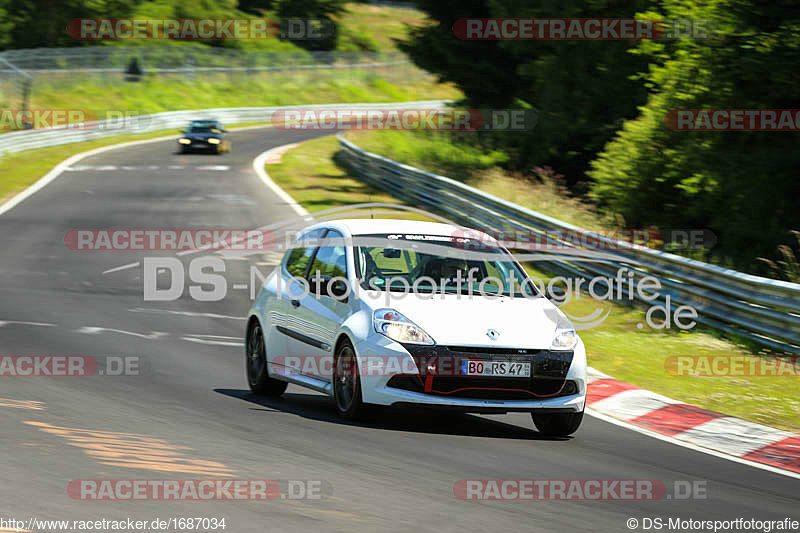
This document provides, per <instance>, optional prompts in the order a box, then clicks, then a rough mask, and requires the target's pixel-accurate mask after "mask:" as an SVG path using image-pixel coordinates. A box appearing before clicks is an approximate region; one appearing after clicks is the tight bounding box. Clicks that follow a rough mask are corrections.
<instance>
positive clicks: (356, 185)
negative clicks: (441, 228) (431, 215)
mask: <svg viewBox="0 0 800 533" xmlns="http://www.w3.org/2000/svg"><path fill="white" fill-rule="evenodd" d="M338 149H339V143H338V141H337V140H336V137H335V136H333V135H331V136H328V137H322V138H319V139H315V140H313V141H308V142H305V143H303V144H302V145H301V146H300V147H298V148H295V149H293V150H290V151H289V152H287V153H286V154H284V155H283V157H282V160H281V162H280V163H278V164H271V165H267V172H268V173H269V175H270V177H271V178H272V180H273V181H275V183H277V184H278V185H280V186H281V188H282V189H283V190H285V191H286V192H287V193H289V195H291V196H292V198H294V199H295V200H296V201H297V202H298V203H300V204H301V205H302V206H303V207H305V208H306V209H307V210H308V211H309V212H310V213H316V212H318V211H323V210H326V209H330V208H333V207H342V206H348V205H355V204H361V203H367V202H381V203H387V204H397V205H402V202H400V201H399V200H397V199H396V198H394V197H393V196H391V195H390V194H387V193H385V192H383V191H380V190H377V189H375V188H373V187H371V186H369V185H367V184H365V183H364V182H362V181H360V180H357V179H355V178H353V177H351V176H350V175H349V174H348V173H347V172H346V171H345V170H344V169H343V168H342V167H340V166H339V165H337V164H336V163H335V162H334V160H333V156H334V154H335V153H336V152H337V151H338ZM356 213H358V212H356ZM378 217H379V218H382V217H383V218H385V217H386V216H385V215H378ZM392 218H396V217H392ZM403 218H410V219H423V217H419V216H416V215H408V216H404V217H403Z"/></svg>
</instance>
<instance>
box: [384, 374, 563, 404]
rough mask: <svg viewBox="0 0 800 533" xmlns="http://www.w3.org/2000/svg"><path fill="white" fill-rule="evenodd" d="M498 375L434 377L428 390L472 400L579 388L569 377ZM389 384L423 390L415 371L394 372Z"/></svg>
mask: <svg viewBox="0 0 800 533" xmlns="http://www.w3.org/2000/svg"><path fill="white" fill-rule="evenodd" d="M501 379H503V378H472V377H464V378H434V379H433V384H432V387H431V391H430V392H429V393H428V394H433V395H438V396H448V397H453V398H470V399H475V400H537V399H538V400H543V399H547V398H561V397H564V396H572V395H573V394H577V393H578V390H579V389H578V384H577V383H576V382H575V381H573V380H571V379H570V380H567V381H560V382H545V381H544V380H533V383H524V384H523V383H516V384H511V383H508V382H507V381H500V380H501ZM490 380H494V381H490ZM388 386H389V387H393V388H395V389H402V390H407V391H411V392H420V393H424V392H425V382H424V380H423V379H422V378H421V377H420V376H416V375H398V376H393V377H392V378H391V379H390V380H389V383H388ZM556 387H557V388H556Z"/></svg>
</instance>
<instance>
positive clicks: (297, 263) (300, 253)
mask: <svg viewBox="0 0 800 533" xmlns="http://www.w3.org/2000/svg"><path fill="white" fill-rule="evenodd" d="M324 233H325V228H320V229H315V230H313V231H310V232H308V233H306V234H305V235H301V236H300V238H299V239H298V240H297V243H296V244H297V245H301V244H303V242H307V243H308V244H309V246H298V247H297V248H292V249H291V250H289V251H288V252H287V253H286V255H287V256H288V257H287V259H286V270H287V271H288V272H289V274H290V275H291V276H294V277H296V278H304V277H305V276H306V267H308V263H309V261H311V256H313V255H314V250H316V249H317V247H316V245H315V243H313V242H308V241H314V240H316V239H321V238H322V235H323V234H324Z"/></svg>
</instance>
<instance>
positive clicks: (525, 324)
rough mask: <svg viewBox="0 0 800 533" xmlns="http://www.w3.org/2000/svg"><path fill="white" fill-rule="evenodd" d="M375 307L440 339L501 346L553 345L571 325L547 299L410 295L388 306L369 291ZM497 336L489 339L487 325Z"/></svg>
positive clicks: (378, 294)
mask: <svg viewBox="0 0 800 533" xmlns="http://www.w3.org/2000/svg"><path fill="white" fill-rule="evenodd" d="M367 292H368V293H369V295H368V296H367V298H365V299H368V300H369V301H370V304H371V307H372V308H373V309H379V308H382V307H390V308H393V309H396V310H397V311H399V312H400V313H402V314H403V315H405V316H406V317H407V318H408V319H409V320H411V321H412V322H414V323H415V324H417V325H418V326H420V327H421V328H422V329H424V330H425V331H426V332H427V333H428V335H430V336H431V337H433V339H434V340H435V341H436V343H437V344H445V345H449V346H458V345H468V346H486V347H497V348H536V349H546V348H549V347H550V345H551V343H552V341H553V336H554V333H555V331H556V329H557V328H558V327H571V324H570V322H569V320H568V319H567V318H566V316H564V314H563V313H562V312H561V311H560V310H559V309H558V308H557V307H556V306H555V305H553V304H552V303H551V302H550V301H548V300H547V299H546V298H532V299H529V298H508V297H499V298H485V297H474V296H473V297H469V296H465V295H461V297H460V298H459V296H458V295H455V294H448V295H445V296H444V298H443V297H442V295H441V294H437V295H435V296H434V298H433V299H432V300H425V299H422V298H420V297H419V295H415V294H409V295H406V296H405V297H404V298H402V299H396V298H394V296H399V294H396V293H394V294H392V296H393V298H392V299H391V301H390V303H389V304H388V305H386V293H384V292H376V291H367ZM490 329H493V330H495V331H496V332H497V333H498V334H499V335H498V336H497V338H496V339H494V340H492V339H491V338H489V335H488V333H487V332H488V330H490Z"/></svg>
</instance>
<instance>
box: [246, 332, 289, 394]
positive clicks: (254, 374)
mask: <svg viewBox="0 0 800 533" xmlns="http://www.w3.org/2000/svg"><path fill="white" fill-rule="evenodd" d="M245 368H246V369H247V384H248V385H250V390H251V391H253V392H255V393H256V394H260V395H262V396H271V397H278V396H280V395H281V394H283V393H284V392H285V391H286V387H287V386H288V385H289V384H288V383H286V382H285V381H280V380H278V379H273V378H271V377H269V372H268V371H267V352H266V349H265V347H264V335H263V333H262V332H261V325H260V324H258V323H257V322H253V323H251V325H250V327H249V328H248V331H247V341H246V343H245Z"/></svg>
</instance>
